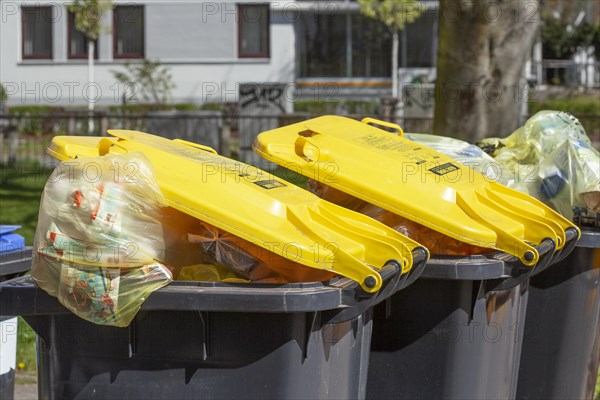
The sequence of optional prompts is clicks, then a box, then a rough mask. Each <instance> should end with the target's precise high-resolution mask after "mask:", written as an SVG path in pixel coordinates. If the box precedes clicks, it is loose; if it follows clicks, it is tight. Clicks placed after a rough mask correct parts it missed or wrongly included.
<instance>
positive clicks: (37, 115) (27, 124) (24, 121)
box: [8, 106, 67, 136]
mask: <svg viewBox="0 0 600 400" xmlns="http://www.w3.org/2000/svg"><path fill="white" fill-rule="evenodd" d="M64 111H65V110H64V108H62V107H52V106H14V107H10V108H9V109H8V114H9V115H11V116H18V117H23V118H14V119H13V120H12V123H13V124H15V125H16V126H17V132H19V134H22V135H34V136H42V135H44V134H55V135H56V134H60V133H64V132H65V131H66V129H67V127H66V122H65V120H64V119H58V118H57V119H54V118H52V114H61V113H63V112H64Z"/></svg>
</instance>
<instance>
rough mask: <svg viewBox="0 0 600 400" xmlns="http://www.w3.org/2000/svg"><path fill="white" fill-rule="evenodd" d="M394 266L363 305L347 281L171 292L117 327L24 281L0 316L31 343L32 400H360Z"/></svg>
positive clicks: (404, 281)
mask: <svg viewBox="0 0 600 400" xmlns="http://www.w3.org/2000/svg"><path fill="white" fill-rule="evenodd" d="M413 257H414V260H413V268H412V270H411V272H409V273H407V274H403V275H401V273H400V271H401V269H400V266H399V265H398V264H397V263H393V262H392V263H388V264H387V265H386V266H385V267H384V268H383V269H382V270H380V274H381V275H382V278H383V280H384V286H383V287H382V289H381V290H380V291H378V292H377V293H375V294H367V293H366V292H364V291H363V290H362V289H360V287H359V286H358V285H357V284H356V283H354V282H352V281H350V280H348V279H334V280H331V281H329V282H323V283H322V282H314V283H294V284H281V285H275V284H262V285H258V284H234V283H202V282H177V281H176V282H173V283H171V284H170V285H168V286H166V287H164V288H162V289H159V290H157V291H156V292H154V293H153V294H152V295H151V296H150V297H149V298H148V300H147V301H146V302H145V303H144V305H143V306H142V308H141V310H140V312H139V313H138V314H137V316H136V317H135V319H134V320H133V322H132V324H131V325H130V326H129V327H127V328H115V327H109V326H100V325H94V324H92V323H90V322H87V321H85V320H83V319H80V318H79V317H77V316H75V315H74V314H72V313H70V312H69V311H67V309H66V308H64V307H63V306H62V305H61V304H60V303H59V302H58V301H57V300H56V299H55V298H54V297H51V296H49V295H47V294H46V293H45V292H44V291H42V290H41V289H39V288H37V287H36V286H35V285H34V283H33V282H32V280H31V279H30V278H29V277H23V278H19V279H16V280H12V281H10V282H7V283H5V284H3V285H0V302H1V304H2V310H3V312H7V313H9V314H16V315H22V316H23V318H25V320H26V321H27V322H28V323H29V324H30V325H31V327H32V328H33V329H34V330H35V332H36V333H37V335H38V358H39V365H38V385H39V397H40V398H41V399H75V398H91V397H97V398H103V399H117V398H118V399H122V398H130V399H133V398H136V399H140V398H144V399H169V398H171V399H183V398H190V399H191V398H195V399H196V398H211V399H219V398H228V399H231V398H237V399H243V398H273V399H274V398H278V399H281V398H290V399H308V398H310V399H317V398H320V399H356V398H364V396H365V389H366V372H367V363H368V358H369V348H370V342H371V340H370V339H371V330H372V314H373V306H374V305H375V304H377V303H378V302H381V301H383V300H385V299H386V298H387V297H389V296H391V295H393V294H394V293H395V292H396V291H398V290H401V289H402V288H404V287H405V286H408V285H409V284H410V283H411V282H413V281H414V280H415V279H416V278H417V277H418V276H419V274H420V273H421V271H422V270H423V267H424V264H425V260H426V258H427V254H426V251H425V250H424V249H422V248H419V250H416V251H415V252H413Z"/></svg>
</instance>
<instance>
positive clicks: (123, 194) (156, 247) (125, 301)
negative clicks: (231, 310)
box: [32, 153, 172, 326]
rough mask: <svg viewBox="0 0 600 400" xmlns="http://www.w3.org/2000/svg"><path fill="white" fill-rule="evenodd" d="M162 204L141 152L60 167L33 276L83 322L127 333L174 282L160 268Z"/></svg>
mask: <svg viewBox="0 0 600 400" xmlns="http://www.w3.org/2000/svg"><path fill="white" fill-rule="evenodd" d="M164 206H165V200H164V197H163V195H162V193H161V191H160V189H159V188H158V185H157V183H156V181H155V179H154V174H153V171H152V167H151V165H150V163H149V162H148V161H147V160H146V158H145V157H144V156H143V155H142V154H139V153H131V154H125V155H116V156H113V155H107V156H105V157H98V158H80V159H75V160H70V161H64V162H62V163H61V164H60V165H59V166H58V167H57V168H56V169H55V170H54V172H53V173H52V175H51V176H50V178H48V181H47V183H46V186H45V187H44V192H43V194H42V200H41V204H40V212H39V217H38V225H37V230H36V234H35V241H34V249H35V250H34V260H33V265H32V277H33V279H34V280H35V281H36V283H37V284H38V286H40V287H41V288H42V289H44V290H45V291H46V292H48V293H49V294H50V295H52V296H55V297H57V298H58V300H59V301H60V302H61V303H62V304H63V305H64V306H65V307H67V308H68V309H70V310H71V311H73V312H74V313H75V314H77V315H79V316H80V317H82V318H84V319H86V320H88V321H90V322H94V323H97V324H104V325H114V326H127V325H128V324H129V323H130V322H131V320H132V319H133V317H134V316H135V314H136V313H137V311H138V310H139V308H140V307H141V305H142V303H143V302H144V300H145V299H146V298H147V296H148V295H149V294H150V293H151V292H152V291H154V290H156V289H158V288H160V287H162V286H165V285H166V284H168V283H169V282H171V280H172V274H171V272H170V270H169V269H168V268H167V267H166V266H164V265H163V264H161V263H160V262H158V260H162V259H163V257H164V250H165V243H164V238H163V227H162V225H161V220H160V215H161V214H160V211H161V208H162V207H164Z"/></svg>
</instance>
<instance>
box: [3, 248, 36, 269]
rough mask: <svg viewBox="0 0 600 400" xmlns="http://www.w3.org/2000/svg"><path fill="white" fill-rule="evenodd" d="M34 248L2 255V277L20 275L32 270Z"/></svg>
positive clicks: (6, 252)
mask: <svg viewBox="0 0 600 400" xmlns="http://www.w3.org/2000/svg"><path fill="white" fill-rule="evenodd" d="M31 254H32V247H31V246H27V247H23V248H22V249H17V250H11V251H5V252H1V253H0V277H3V276H7V275H13V274H20V273H23V272H27V271H29V269H30V268H31Z"/></svg>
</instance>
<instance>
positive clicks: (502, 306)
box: [367, 244, 554, 400]
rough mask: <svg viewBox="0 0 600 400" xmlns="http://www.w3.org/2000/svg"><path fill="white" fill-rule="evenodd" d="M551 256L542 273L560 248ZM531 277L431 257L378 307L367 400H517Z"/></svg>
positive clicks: (488, 263)
mask: <svg viewBox="0 0 600 400" xmlns="http://www.w3.org/2000/svg"><path fill="white" fill-rule="evenodd" d="M546 251H547V253H546V255H545V256H544V260H543V261H540V267H541V268H544V267H545V266H546V265H547V264H548V263H549V262H550V259H551V257H552V254H553V253H554V245H553V244H552V245H551V248H548V249H546ZM531 271H532V270H530V271H529V272H526V273H520V274H515V276H513V277H511V276H510V268H508V265H507V263H505V262H503V261H501V260H499V259H494V258H491V257H488V258H486V257H483V256H472V257H465V258H457V257H454V258H451V257H444V258H439V257H432V259H431V260H430V261H429V262H428V264H427V267H426V268H425V271H424V272H423V274H422V275H421V278H420V279H419V280H418V281H417V282H415V283H414V284H413V285H411V286H410V287H408V288H407V289H406V290H404V291H402V292H398V293H396V294H395V295H394V296H392V297H391V298H390V299H388V300H386V301H385V302H384V303H382V304H380V305H378V306H377V307H375V312H374V317H373V337H372V343H371V359H370V361H369V366H370V368H369V376H368V385H367V398H368V399H373V400H375V399H377V400H379V399H404V398H406V399H416V398H418V399H441V398H444V399H506V398H514V395H515V393H516V388H517V374H518V369H519V353H520V350H521V343H522V338H523V328H524V318H525V312H526V306H527V300H528V276H529V275H530V274H531Z"/></svg>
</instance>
